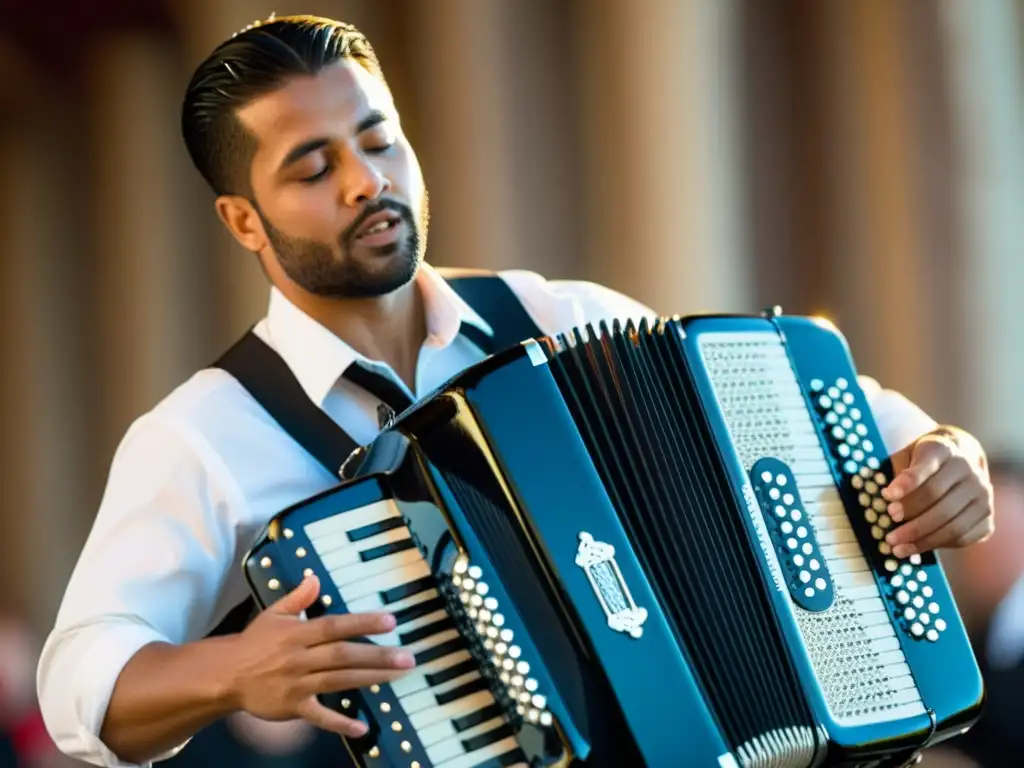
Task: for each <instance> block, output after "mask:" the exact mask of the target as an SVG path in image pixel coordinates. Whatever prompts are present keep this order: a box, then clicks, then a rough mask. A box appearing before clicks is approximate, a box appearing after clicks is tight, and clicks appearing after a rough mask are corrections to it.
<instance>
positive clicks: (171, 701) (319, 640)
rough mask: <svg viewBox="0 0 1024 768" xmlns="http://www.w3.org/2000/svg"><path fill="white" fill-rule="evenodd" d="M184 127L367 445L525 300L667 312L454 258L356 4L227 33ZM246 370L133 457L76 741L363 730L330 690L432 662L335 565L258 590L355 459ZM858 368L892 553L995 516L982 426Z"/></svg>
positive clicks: (546, 308) (114, 487) (270, 331)
mask: <svg viewBox="0 0 1024 768" xmlns="http://www.w3.org/2000/svg"><path fill="white" fill-rule="evenodd" d="M182 128H183V131H184V140H185V143H186V145H187V148H188V151H189V153H190V155H191V158H192V160H193V161H194V163H195V165H196V167H197V169H198V170H199V172H200V173H201V174H202V176H203V177H204V178H205V179H206V181H207V182H208V183H209V185H210V187H211V188H212V190H213V192H214V193H215V196H216V202H215V209H216V212H217V215H218V216H219V218H220V220H221V221H222V223H223V224H224V226H225V227H226V228H227V229H228V231H229V232H230V233H231V234H232V236H233V237H234V238H235V239H236V240H237V241H238V243H240V244H241V245H242V246H243V247H244V248H245V249H246V250H247V251H250V252H251V253H253V254H255V255H256V257H257V260H258V263H259V266H260V268H262V270H263V271H264V272H265V274H266V276H267V278H268V280H269V282H270V284H271V286H272V287H271V292H270V300H269V307H268V310H267V314H266V317H265V318H264V319H263V320H261V321H260V322H259V324H258V325H256V326H255V328H254V329H253V330H252V332H251V334H250V335H249V338H250V340H251V343H252V344H257V345H262V347H261V349H264V350H270V351H271V352H272V353H273V355H272V356H271V358H272V362H268V363H267V364H266V368H261V367H259V366H261V365H263V364H262V363H259V364H256V363H251V362H247V363H246V365H250V368H251V370H252V372H254V374H255V378H256V379H257V380H259V379H260V377H261V376H263V375H265V377H266V378H267V379H268V380H269V378H270V377H272V376H290V377H292V378H293V379H294V380H295V381H297V383H298V385H299V386H300V387H301V391H302V393H303V394H304V395H305V397H306V398H308V401H309V402H311V403H312V404H314V405H315V406H316V407H317V408H318V409H319V410H320V411H322V412H323V413H326V414H327V415H328V416H329V417H330V419H331V420H332V421H333V422H334V424H335V425H337V426H338V427H339V428H340V430H342V431H343V432H344V433H345V434H346V435H347V436H348V437H349V438H350V439H351V442H352V444H353V445H358V446H365V445H367V444H369V443H370V442H371V441H373V439H374V438H375V436H377V434H378V432H379V430H380V429H381V426H382V422H386V421H387V418H389V417H393V415H394V414H395V413H399V412H401V411H402V410H403V409H404V408H406V407H408V405H409V404H411V403H413V402H415V401H417V400H418V399H419V398H421V397H423V396H424V395H425V394H427V393H429V392H431V391H433V390H434V389H435V388H437V387H438V386H440V385H442V384H443V383H444V382H445V381H447V380H449V379H451V377H453V376H455V375H456V374H458V373H459V372H460V371H463V370H464V369H466V368H467V367H469V366H471V365H473V364H475V363H478V362H479V361H481V360H482V359H484V358H485V357H486V356H487V355H488V354H491V353H493V352H496V351H498V348H500V346H501V345H500V344H497V342H496V341H495V340H496V339H498V338H499V337H501V336H502V334H506V331H504V330H502V327H499V326H503V324H504V323H505V322H506V321H507V322H508V323H510V326H509V330H508V331H507V334H511V335H510V336H509V338H515V339H517V340H518V339H520V338H525V337H527V336H531V337H532V336H538V337H539V336H543V335H554V334H557V333H561V332H564V331H567V330H568V329H570V328H573V327H580V326H584V325H586V324H588V323H598V322H599V321H601V320H608V321H611V320H613V319H619V320H622V321H625V320H627V319H632V320H634V321H637V320H639V319H640V318H645V317H646V318H653V317H654V316H655V313H654V312H653V311H652V310H650V309H649V308H647V307H644V306H642V305H640V304H638V303H637V302H635V301H633V300H631V299H629V298H627V297H625V296H623V295H621V294H619V293H617V292H615V291H613V290H610V289H608V288H605V287H602V286H599V285H594V284H591V283H585V282H572V281H555V280H546V279H544V278H543V277H541V276H540V275H537V274H534V273H530V272H525V271H515V270H512V271H506V272H502V273H500V274H498V275H492V276H479V275H478V276H473V275H468V276H467V275H463V274H461V273H452V272H445V271H443V270H439V269H434V268H432V267H431V266H430V265H429V264H428V263H427V262H426V261H425V257H426V254H425V251H426V243H427V220H428V212H427V195H426V189H425V186H424V180H423V177H422V174H421V170H420V166H419V164H418V161H417V158H416V156H415V154H414V152H413V148H412V147H411V146H410V144H409V141H408V140H407V138H406V137H405V135H404V134H403V132H402V127H401V124H400V122H399V116H398V111H397V109H396V106H395V104H394V102H393V100H392V94H391V92H390V91H389V89H388V85H387V83H386V82H385V79H384V77H383V74H382V73H381V71H380V67H379V65H378V62H377V59H376V57H375V55H374V52H373V50H372V48H371V46H370V44H369V43H368V42H367V40H366V39H365V38H364V37H363V36H362V35H361V34H360V33H359V32H358V31H357V30H356V29H354V28H353V27H351V26H349V25H347V24H343V23H341V22H336V21H332V20H328V19H319V18H312V17H289V18H278V19H272V20H268V21H266V22H263V23H261V24H256V25H253V26H252V27H250V28H248V29H246V30H243V31H242V32H240V33H238V34H237V35H235V36H233V37H232V38H230V39H228V40H226V41H225V42H224V43H223V44H221V45H220V46H219V47H218V48H217V49H216V50H215V51H214V52H213V53H212V54H211V55H210V56H209V57H208V58H207V59H206V60H205V61H203V62H202V63H201V64H200V65H199V67H198V69H197V70H196V72H195V74H194V77H193V78H192V80H191V82H190V83H189V86H188V90H187V93H186V95H185V99H184V106H183V114H182ZM254 268H255V267H254ZM474 277H475V278H477V279H476V280H473V279H466V278H474ZM482 285H484V287H483V288H481V286H482ZM481 297H484V298H483V299H482V298H481ZM488 315H489V316H490V320H488V319H485V318H486V317H487V316H488ZM271 358H266V357H262V358H259V359H260V360H271ZM255 359H256V358H253V360H255ZM247 360H248V358H247ZM253 366H255V367H253ZM275 366H277V367H275ZM234 373H235V371H234V369H231V368H230V366H228V365H226V364H225V365H223V366H221V365H213V366H210V367H208V368H204V369H203V370H200V371H198V372H197V373H196V374H195V375H194V376H192V377H191V378H190V379H188V380H187V381H185V382H183V383H182V384H181V386H180V387H179V388H178V389H177V390H175V391H174V392H173V393H171V394H170V395H169V396H168V397H167V398H166V399H164V400H163V401H162V402H161V403H159V404H158V405H157V406H155V407H154V408H153V409H152V410H151V411H150V412H148V413H145V414H142V415H141V416H140V417H139V418H138V420H137V421H135V423H133V424H132V425H131V427H130V428H129V429H128V431H127V434H126V435H125V436H124V439H123V441H122V443H121V445H120V446H119V448H118V450H117V452H116V454H115V456H114V457H113V462H112V466H111V470H110V475H109V480H108V484H107V488H106V493H105V495H104V497H103V500H102V504H101V506H100V509H99V511H98V514H97V516H96V519H95V522H94V524H93V528H92V531H91V533H90V535H89V537H88V540H87V542H86V544H85V547H84V549H83V551H82V553H81V557H80V560H79V562H78V564H77V567H76V568H75V570H74V573H73V575H72V577H71V580H70V584H69V585H68V588H67V592H66V594H65V596H64V600H63V604H62V606H61V608H60V612H59V615H58V616H57V619H56V624H55V626H54V628H53V631H52V633H51V634H50V636H49V638H48V641H47V643H46V646H45V650H44V651H43V654H42V658H41V660H40V663H39V670H38V683H39V694H40V700H41V704H42V710H43V713H44V716H45V720H46V724H47V727H48V729H49V731H50V733H51V735H52V737H53V738H54V740H55V741H56V743H57V744H58V745H59V747H60V749H61V750H62V751H64V752H65V753H67V754H68V755H71V756H73V757H76V758H79V759H81V760H84V761H86V762H89V763H93V764H96V765H108V766H134V765H148V764H150V763H152V762H153V761H157V760H160V759H163V758H165V757H167V756H169V755H171V754H174V753H175V752H177V751H178V750H180V749H181V748H182V746H183V745H184V744H185V743H186V742H187V741H188V740H189V739H190V738H191V737H192V736H193V735H194V734H195V733H196V732H197V731H199V730H200V729H202V728H203V727H204V726H206V725H208V724H210V723H212V722H214V721H215V720H218V719H219V718H222V717H224V716H226V715H227V714H229V713H231V712H234V711H238V710H243V711H245V712H248V713H251V714H252V715H255V716H257V717H259V718H264V719H268V720H285V719H292V718H304V719H306V720H308V721H309V722H311V723H313V724H315V725H316V726H318V727H319V728H322V729H326V730H328V731H333V732H336V733H338V734H340V735H342V736H345V737H350V738H358V737H360V736H362V735H363V734H364V733H365V731H366V729H367V724H366V723H365V722H364V721H361V720H359V719H358V718H353V717H349V716H347V715H345V714H344V713H343V711H342V710H340V709H338V708H336V707H334V706H330V705H329V704H328V703H325V701H324V700H321V699H319V698H318V695H319V694H331V693H334V692H338V691H347V690H354V689H360V688H366V687H370V686H375V685H384V684H390V683H394V682H396V681H399V680H401V679H403V678H404V677H406V676H408V675H410V674H413V673H414V672H415V670H414V668H413V667H414V658H413V654H411V653H410V652H408V651H406V650H403V649H402V648H401V647H400V646H389V645H377V644H374V643H367V642H360V641H359V640H360V639H362V638H365V637H372V636H375V635H384V634H387V633H389V632H392V630H393V629H394V627H395V622H396V619H395V617H394V616H393V615H392V614H391V613H390V612H389V611H388V610H385V609H383V608H382V609H381V610H373V611H367V612H354V613H349V614H345V615H321V616H308V615H305V613H304V612H306V611H307V610H308V609H310V608H311V606H314V605H315V604H317V603H318V599H319V597H320V595H321V592H322V590H323V589H324V585H323V584H322V583H321V582H320V581H319V580H318V579H316V578H307V579H306V580H304V581H302V582H301V583H299V584H298V585H297V586H295V588H294V589H292V590H290V591H288V592H287V593H285V594H282V595H281V596H280V599H279V600H277V602H275V603H273V604H272V605H270V606H269V607H267V608H266V610H263V611H258V612H254V611H252V610H250V609H251V607H252V604H251V601H249V602H247V599H248V598H249V589H248V588H247V585H246V583H245V581H244V580H243V575H242V572H241V570H240V568H239V564H240V563H241V561H242V559H243V557H244V556H245V555H246V553H247V551H248V549H249V547H250V546H251V545H252V542H253V540H254V538H255V537H256V536H257V534H259V532H260V531H261V529H263V527H264V526H265V525H266V524H267V523H268V521H269V520H271V518H273V517H274V516H275V515H276V514H278V513H279V512H280V511H281V510H284V509H286V508H288V507H290V506H292V505H295V504H298V503H300V502H302V501H303V500H305V499H309V498H311V497H315V496H317V495H318V494H321V493H324V492H326V491H328V490H329V489H331V488H333V487H334V486H335V485H337V483H338V480H339V478H338V475H337V474H331V473H330V472H327V471H325V469H324V467H323V466H322V464H321V463H320V462H318V461H317V458H316V457H314V456H313V455H311V454H310V452H309V451H307V450H306V447H305V443H304V442H303V439H302V436H301V435H297V434H293V433H291V432H290V431H289V430H288V429H286V428H285V427H283V426H282V425H281V424H280V423H279V421H278V420H276V419H274V418H272V417H271V416H270V415H268V413H267V412H266V411H265V410H264V408H262V407H261V404H260V403H259V402H258V401H257V399H255V398H254V396H253V394H252V392H251V391H250V390H248V389H247V388H246V387H244V386H243V385H242V384H241V383H240V381H239V379H238V377H237V376H235V375H234ZM275 380H277V379H275ZM858 384H859V385H860V387H861V388H862V390H863V392H864V393H865V396H866V397H867V398H868V402H869V403H870V408H871V409H872V411H873V413H874V417H875V419H876V420H877V422H878V425H879V430H880V431H881V433H882V436H883V438H884V441H885V444H886V445H887V446H890V447H892V448H893V449H897V448H898V449H899V450H898V451H896V453H895V455H894V457H893V470H894V472H895V475H894V479H893V480H892V482H891V483H890V484H889V485H888V487H887V488H886V489H885V496H886V500H887V501H888V503H889V506H888V510H889V515H890V516H891V519H892V520H893V521H894V522H902V523H904V524H903V525H901V526H898V529H896V530H894V531H893V532H891V533H887V534H886V536H887V539H886V541H887V543H888V544H889V545H890V547H891V550H892V552H893V554H894V555H895V556H901V557H906V556H909V555H913V554H915V553H925V552H929V551H931V550H934V549H937V548H942V547H963V546H968V545H971V544H973V543H974V542H978V541H981V540H983V539H985V538H986V537H988V536H989V535H990V534H991V533H992V530H993V521H992V502H991V490H990V485H989V479H988V475H987V470H986V463H985V454H984V452H983V450H982V448H981V446H980V445H979V444H978V441H977V440H975V439H974V438H973V437H971V436H970V435H969V434H966V433H965V432H964V431H962V430H960V429H957V428H954V427H950V426H940V425H939V424H937V423H936V422H935V421H933V420H932V419H931V418H930V417H928V416H927V415H926V414H924V413H923V412H922V411H921V410H920V409H919V408H918V407H916V406H915V405H914V404H913V403H911V402H909V401H908V400H907V399H906V398H904V397H903V396H901V395H900V394H898V393H896V392H893V391H890V390H886V389H884V388H882V387H880V386H879V385H878V384H877V383H876V382H874V381H873V380H871V379H869V378H867V377H860V379H859V381H858ZM382 406H384V410H383V413H384V417H383V419H382V418H380V411H381V407H382ZM353 567H356V566H355V565H354V566H353ZM246 605H248V606H249V608H248V609H247V608H246ZM339 756H340V757H339V759H341V758H342V757H343V756H344V753H343V751H342V747H341V740H339ZM453 764H454V763H453ZM459 764H466V765H469V764H475V763H468V762H465V763H459ZM481 764H483V763H481ZM488 764H489V763H488ZM494 764H498V763H494Z"/></svg>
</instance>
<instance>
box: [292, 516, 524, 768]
mask: <svg viewBox="0 0 1024 768" xmlns="http://www.w3.org/2000/svg"><path fill="white" fill-rule="evenodd" d="M304 532H305V534H306V536H308V538H309V542H310V544H311V546H312V547H313V549H314V550H315V553H316V556H317V558H319V560H320V562H321V564H322V568H324V569H326V570H327V572H328V573H329V575H330V578H331V580H332V582H333V587H334V589H332V590H331V591H332V592H333V591H335V590H336V591H337V594H338V595H339V597H340V598H341V600H342V601H344V603H345V606H346V608H347V611H348V612H351V613H363V612H375V611H388V612H391V613H393V614H394V615H395V618H396V620H397V627H396V628H395V630H394V631H393V632H391V633H390V634H387V635H378V636H375V637H373V638H372V640H373V642H375V643H377V644H379V645H388V646H400V647H402V648H404V649H405V650H407V651H409V652H411V653H413V654H414V656H415V658H416V667H415V669H414V670H412V671H411V672H410V673H409V674H408V675H406V676H404V677H402V678H400V679H399V680H396V681H394V682H392V683H391V685H390V688H391V692H392V693H393V694H394V696H395V697H397V701H398V705H399V707H400V708H401V710H402V712H401V715H402V718H401V719H402V720H404V721H405V722H407V723H408V725H409V726H411V728H412V730H413V731H414V734H415V737H416V739H417V740H418V744H419V745H421V746H422V748H423V749H424V750H425V752H426V756H427V757H428V759H429V760H430V764H431V765H433V766H436V767H437V768H472V767H473V766H478V765H483V764H487V765H492V764H494V765H511V764H513V763H517V762H519V761H520V760H521V757H522V753H521V751H520V749H519V744H518V742H517V741H516V740H515V738H514V737H513V735H512V731H511V729H510V728H509V726H508V724H507V722H506V720H505V717H504V713H503V709H502V707H501V705H500V704H499V703H498V702H497V701H496V700H495V698H494V696H493V694H492V693H491V690H490V688H489V687H488V683H487V680H486V679H485V678H484V677H483V676H482V675H481V674H480V671H479V665H478V664H477V662H476V661H475V660H474V659H473V658H472V656H471V655H470V653H469V650H468V646H467V644H466V642H465V640H464V639H463V637H462V635H461V634H460V632H459V630H458V629H457V628H456V626H455V624H454V622H453V620H452V618H451V616H450V615H449V613H448V611H447V610H446V608H445V600H444V598H443V597H442V596H441V594H440V593H439V592H438V591H437V589H436V587H435V585H436V582H435V580H434V578H433V577H432V576H431V574H430V568H429V566H428V564H427V562H426V561H425V560H424V559H423V555H422V554H421V553H420V550H419V549H418V548H416V546H415V545H414V542H413V540H412V539H411V537H410V533H409V529H408V528H407V527H406V525H405V523H404V521H403V519H402V518H401V517H400V516H399V511H398V508H397V506H396V505H395V504H394V503H393V502H391V501H381V502H377V503H374V504H370V505H367V506H365V507H362V508H359V509H354V510H351V511H350V512H347V513H345V514H341V515H335V516H333V517H328V518H323V519H321V520H317V521H316V522H312V523H309V524H307V525H306V526H305V531H304ZM286 535H287V533H286ZM324 600H325V604H326V605H327V606H330V604H331V600H330V596H329V595H325V597H324ZM376 692H377V691H376V690H374V688H371V689H369V694H370V696H371V697H372V695H373V694H374V693H376ZM345 704H346V701H343V702H342V706H343V708H344V706H345ZM380 710H381V714H380V715H377V717H378V719H380V720H381V722H382V723H386V722H387V720H388V719H393V718H388V715H389V714H392V708H391V705H389V704H386V703H382V704H381V705H380ZM395 714H397V713H395ZM391 727H392V728H393V729H395V730H400V729H401V728H404V726H403V725H402V723H401V722H400V721H399V720H394V722H393V723H392V726H391ZM406 745H408V747H409V749H408V750H406V751H410V750H411V749H412V744H411V742H403V748H405V747H406ZM371 756H372V751H371ZM491 761H497V762H495V763H492V762H491Z"/></svg>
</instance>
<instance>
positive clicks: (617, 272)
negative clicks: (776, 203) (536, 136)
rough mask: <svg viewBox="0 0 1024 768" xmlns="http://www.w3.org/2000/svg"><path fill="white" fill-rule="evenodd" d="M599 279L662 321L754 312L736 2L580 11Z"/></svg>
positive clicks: (591, 254) (612, 2)
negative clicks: (743, 180) (643, 304)
mask: <svg viewBox="0 0 1024 768" xmlns="http://www.w3.org/2000/svg"><path fill="white" fill-rule="evenodd" d="M575 8H576V12H577V24H578V26H579V28H580V30H581V32H582V40H581V50H580V55H581V58H580V61H581V66H580V71H581V78H582V88H583V94H582V95H583V103H584V132H583V135H584V137H585V139H584V140H585V147H586V153H587V155H586V156H587V164H586V167H587V174H586V176H585V177H584V180H583V187H582V192H583V194H585V195H586V196H587V197H588V200H589V203H588V211H589V212H588V216H587V231H586V240H585V242H586V247H585V253H586V258H587V259H588V260H590V261H591V262H592V263H593V265H594V266H593V274H594V277H595V279H597V280H599V281H601V282H604V283H607V284H609V285H612V286H614V287H616V288H618V289H620V290H623V291H625V292H626V293H628V294H631V295H633V296H634V297H635V298H637V299H639V300H641V301H644V302H646V303H647V304H648V305H651V306H652V307H653V308H654V309H655V310H656V311H658V312H661V313H664V314H675V313H679V314H688V313H695V312H703V311H716V312H721V311H752V310H757V309H759V307H754V306H752V305H751V302H752V298H751V296H752V291H751V286H750V282H751V268H750V265H749V263H748V261H747V253H748V248H747V245H746V238H747V216H746V212H745V210H744V205H743V199H744V195H743V194H741V188H740V183H741V179H740V174H739V167H740V164H741V158H740V157H739V155H740V153H741V147H742V142H741V136H740V134H739V127H738V122H739V121H740V120H742V115H741V114H739V112H738V104H739V101H740V92H739V88H738V83H737V76H736V71H737V68H738V66H739V61H738V53H739V52H738V50H737V48H738V46H737V40H738V34H739V25H738V24H737V19H736V14H737V3H736V2H735V0H710V1H708V0H676V1H675V2H663V1H662V0H581V1H580V2H577V3H576V5H575Z"/></svg>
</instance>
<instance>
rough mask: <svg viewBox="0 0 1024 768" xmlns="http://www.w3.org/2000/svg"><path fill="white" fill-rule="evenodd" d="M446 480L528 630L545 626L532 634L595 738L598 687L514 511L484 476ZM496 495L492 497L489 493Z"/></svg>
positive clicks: (448, 475) (573, 712) (448, 473)
mask: <svg viewBox="0 0 1024 768" xmlns="http://www.w3.org/2000/svg"><path fill="white" fill-rule="evenodd" d="M441 475H442V477H443V478H444V480H445V482H446V483H447V485H448V487H449V489H450V490H451V493H452V495H453V496H454V497H455V500H456V502H457V503H458V505H459V507H460V509H461V510H462V512H463V514H464V515H465V516H466V520H467V521H468V522H469V524H470V525H471V527H472V528H473V531H474V533H475V534H476V535H477V537H478V538H479V539H480V541H481V543H482V544H483V545H484V548H485V549H486V550H487V554H488V556H489V557H490V559H491V563H492V564H493V566H494V570H495V573H497V574H498V576H499V578H500V579H501V581H502V583H503V585H504V586H505V588H506V590H507V591H508V593H509V597H510V598H511V599H512V602H513V603H514V604H515V606H516V610H517V611H518V612H519V613H520V615H521V616H522V618H523V621H524V622H525V624H526V626H527V627H542V628H544V629H543V631H540V632H533V633H532V634H531V636H532V638H533V641H534V643H535V644H536V646H537V649H538V652H539V653H540V654H541V655H542V656H543V658H544V659H545V661H546V662H547V666H548V669H549V670H550V671H551V674H552V675H553V677H554V678H555V679H554V682H555V685H556V687H557V688H558V692H559V694H560V695H561V696H562V698H563V700H564V702H565V706H566V709H567V710H568V712H569V715H570V717H572V718H573V720H574V721H575V722H576V723H577V724H578V725H579V726H580V727H581V731H582V732H583V733H584V734H585V735H587V736H588V737H592V736H593V734H591V732H590V730H591V729H590V728H589V727H588V725H587V723H588V722H589V721H590V720H591V719H592V715H588V703H589V702H588V688H590V686H591V685H593V682H592V681H591V679H590V678H591V674H590V672H589V671H588V670H587V669H586V668H585V667H584V666H583V663H582V662H583V661H584V660H583V657H581V656H580V654H579V653H578V652H577V651H576V650H575V648H574V647H573V642H572V639H571V638H570V636H569V635H568V634H567V633H566V632H565V631H564V630H563V626H564V625H563V621H562V619H561V618H560V617H559V615H558V613H557V611H556V610H555V608H554V602H553V601H552V600H551V599H549V597H548V596H547V594H546V592H545V587H544V585H543V584H542V583H541V580H540V578H539V577H538V575H537V574H536V572H535V570H534V565H533V563H531V561H530V559H529V557H528V556H527V551H528V549H527V546H526V544H525V542H523V541H522V534H521V532H520V531H519V530H517V528H516V525H515V524H514V522H513V515H514V513H513V511H512V510H511V509H508V508H507V506H505V505H504V504H502V503H501V502H500V501H499V500H498V499H500V494H499V493H498V492H497V491H496V489H489V488H480V487H478V484H479V483H480V482H483V480H481V479H480V478H485V477H486V475H485V474H484V473H478V474H477V475H476V477H475V478H474V480H473V481H471V480H470V479H469V478H468V477H466V476H464V475H462V474H460V473H458V472H456V471H453V470H451V469H450V468H447V467H445V468H442V469H441ZM491 490H495V493H493V494H491V493H488V491H491Z"/></svg>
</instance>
